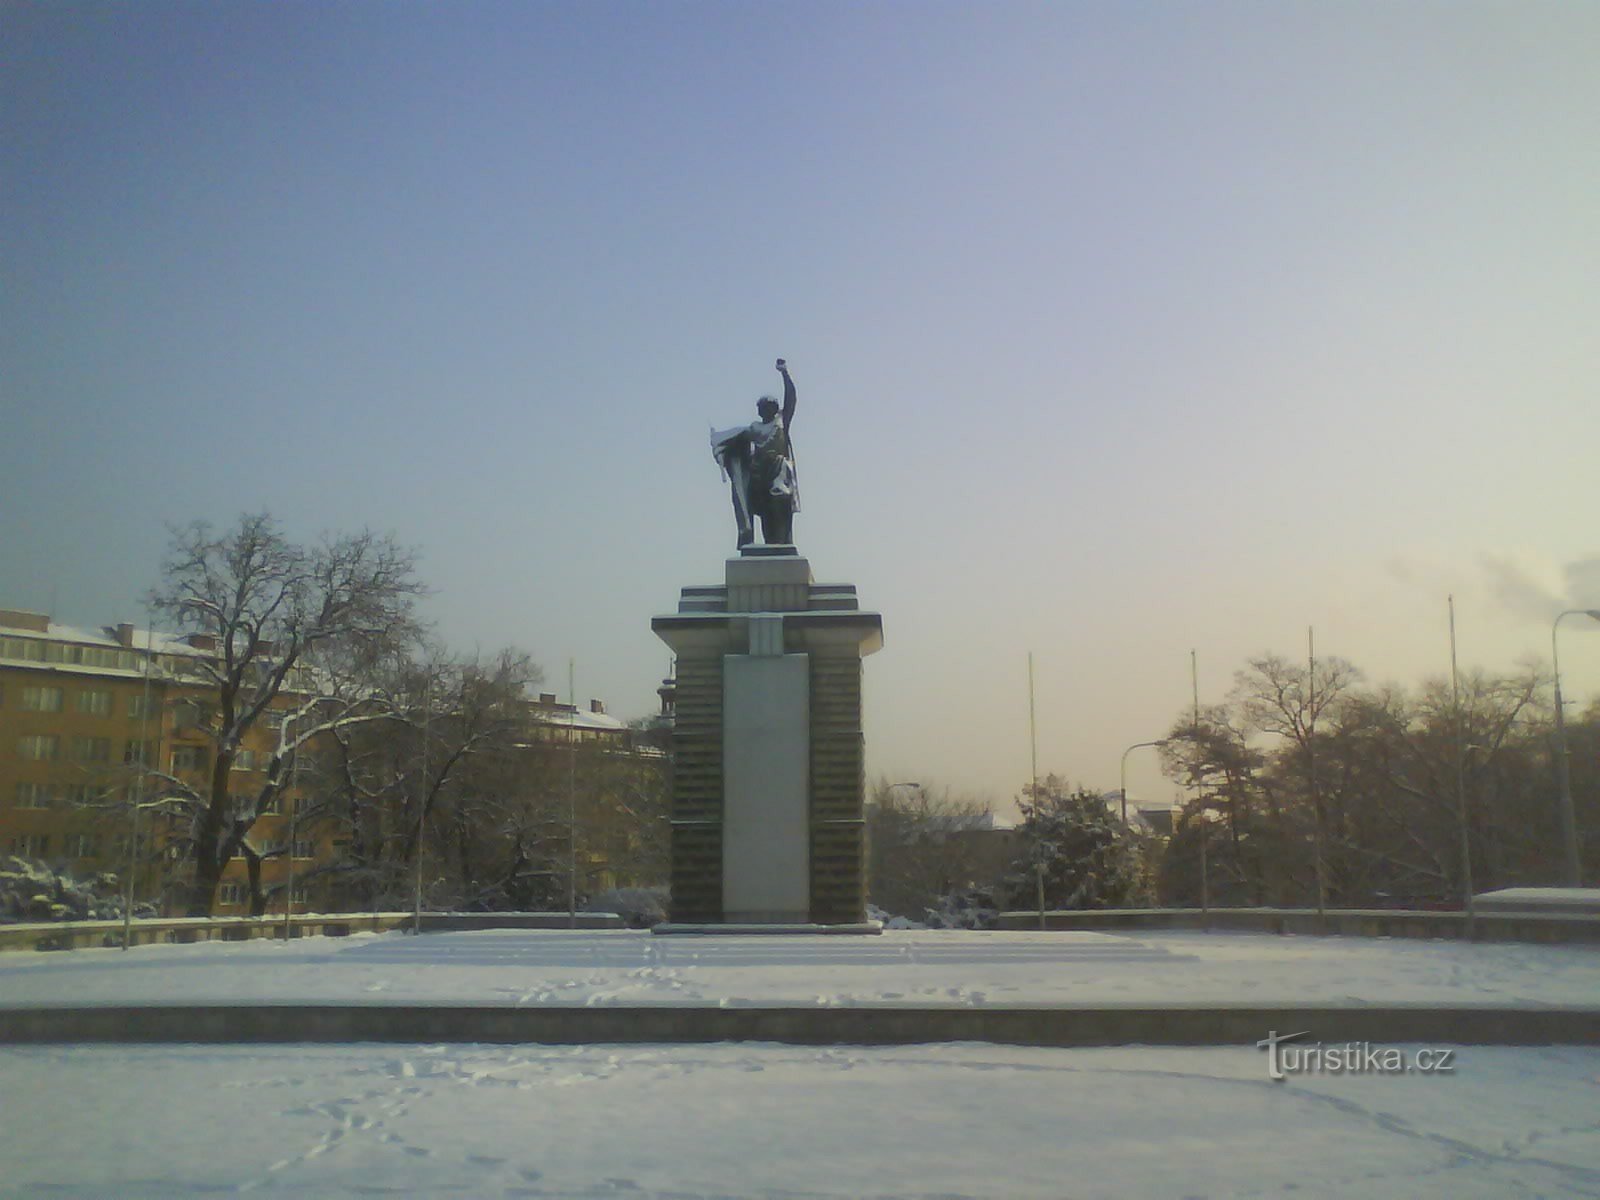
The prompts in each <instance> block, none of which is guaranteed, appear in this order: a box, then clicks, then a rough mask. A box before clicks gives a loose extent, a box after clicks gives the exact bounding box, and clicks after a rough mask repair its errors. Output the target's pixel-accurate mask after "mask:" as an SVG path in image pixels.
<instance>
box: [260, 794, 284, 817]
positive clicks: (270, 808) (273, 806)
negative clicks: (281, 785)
mask: <svg viewBox="0 0 1600 1200" xmlns="http://www.w3.org/2000/svg"><path fill="white" fill-rule="evenodd" d="M261 815H262V816H264V817H278V816H282V815H283V797H282V796H281V795H275V796H272V797H270V798H269V799H268V800H267V802H266V803H265V804H263V805H262V806H261Z"/></svg>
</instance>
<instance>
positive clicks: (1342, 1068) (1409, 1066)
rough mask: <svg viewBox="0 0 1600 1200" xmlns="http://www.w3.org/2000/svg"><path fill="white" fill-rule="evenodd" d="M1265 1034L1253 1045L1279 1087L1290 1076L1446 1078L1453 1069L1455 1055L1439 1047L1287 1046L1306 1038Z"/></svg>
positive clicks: (1304, 1032) (1304, 1031)
mask: <svg viewBox="0 0 1600 1200" xmlns="http://www.w3.org/2000/svg"><path fill="white" fill-rule="evenodd" d="M1310 1033H1311V1031H1310V1030H1309V1029H1302V1030H1301V1031H1300V1032H1299V1033H1279V1032H1278V1031H1277V1030H1276V1029H1273V1030H1269V1031H1268V1033H1267V1036H1266V1037H1265V1038H1263V1039H1262V1040H1261V1041H1259V1042H1257V1043H1256V1048H1257V1049H1258V1050H1265V1051H1266V1052H1267V1075H1268V1076H1269V1077H1270V1078H1271V1079H1273V1080H1275V1081H1277V1082H1279V1083H1282V1082H1283V1081H1284V1080H1285V1079H1287V1078H1288V1077H1289V1076H1291V1075H1411V1074H1417V1075H1449V1074H1451V1073H1453V1072H1454V1071H1455V1069H1456V1063H1455V1059H1456V1052H1455V1051H1454V1050H1453V1049H1448V1048H1446V1047H1443V1046H1421V1047H1418V1048H1417V1049H1416V1050H1412V1051H1409V1052H1407V1051H1405V1050H1402V1049H1401V1048H1400V1047H1398V1046H1374V1045H1373V1044H1372V1043H1371V1042H1338V1043H1335V1044H1334V1045H1332V1046H1329V1045H1325V1044H1324V1043H1322V1042H1304V1043H1300V1044H1298V1045H1295V1044H1291V1043H1294V1042H1295V1041H1296V1039H1298V1038H1303V1037H1307V1036H1309V1035H1310Z"/></svg>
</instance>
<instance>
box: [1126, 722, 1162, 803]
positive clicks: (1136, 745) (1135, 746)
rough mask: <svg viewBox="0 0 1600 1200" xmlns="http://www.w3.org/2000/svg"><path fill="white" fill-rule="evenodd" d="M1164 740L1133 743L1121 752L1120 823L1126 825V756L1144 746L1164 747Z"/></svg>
mask: <svg viewBox="0 0 1600 1200" xmlns="http://www.w3.org/2000/svg"><path fill="white" fill-rule="evenodd" d="M1166 744H1167V739H1166V738H1158V739H1156V740H1155V741H1153V742H1135V743H1134V744H1133V745H1131V746H1129V747H1128V748H1127V749H1126V750H1124V751H1123V752H1122V823H1123V824H1124V825H1126V824H1127V823H1128V755H1130V754H1132V753H1133V752H1134V751H1135V750H1141V749H1143V748H1144V747H1145V746H1165V745H1166Z"/></svg>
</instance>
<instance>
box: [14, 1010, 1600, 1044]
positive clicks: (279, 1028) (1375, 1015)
mask: <svg viewBox="0 0 1600 1200" xmlns="http://www.w3.org/2000/svg"><path fill="white" fill-rule="evenodd" d="M1301 1030H1305V1031H1307V1033H1308V1035H1309V1036H1310V1037H1311V1038H1313V1039H1316V1040H1319V1041H1322V1042H1334V1043H1342V1042H1372V1043H1400V1042H1416V1043H1425V1044H1446V1045H1464V1046H1551V1045H1580V1046H1595V1045H1600V1008H1579V1007H1567V1006H1557V1007H1545V1008H1490V1007H1474V1006H1460V1007H1444V1008H1440V1007H1437V1006H1431V1005H1421V1004H1404V1005H1360V1006H1353V1005H1352V1006H1321V1005H1294V1004H1290V1005H1278V1006H1272V1005H1227V1006H1220V1007H1196V1006H1180V1005H1172V1006H1107V1007H1088V1006H1083V1007H1075V1006H1073V1007H1062V1006H1049V1005H1039V1006H1028V1005H1011V1006H1006V1007H1003V1008H1002V1007H992V1008H990V1007H986V1008H957V1007H938V1006H926V1007H918V1006H901V1007H894V1008H888V1007H870V1008H869V1007H861V1008H821V1007H810V1006H803V1007H802V1006H794V1007H786V1006H750V1007H742V1006H741V1007H733V1008H722V1007H714V1008H706V1007H693V1008H689V1007H684V1008H678V1007H669V1006H659V1007H632V1008H621V1007H618V1008H500V1007H472V1006H432V1005H287V1004H286V1005H222V1006H206V1005H178V1006H164V1007H154V1006H152V1007H145V1006H119V1007H89V1008H22V1007H0V1044H11V1045H18V1044H38V1043H63V1042H125V1043H172V1044H178V1043H205V1044H218V1043H233V1044H253V1043H279V1044H283V1043H313V1042H323V1043H325V1042H407V1043H422V1042H487V1043H499V1044H535V1045H537V1044H543V1045H580V1044H593V1043H641V1042H650V1043H674V1042H678V1043H694V1042H780V1043H788V1044H791V1045H909V1044H916V1043H927V1042H994V1043H999V1044H1003V1045H1016V1046H1129V1045H1148V1046H1227V1045H1254V1044H1255V1043H1256V1042H1258V1041H1259V1040H1261V1039H1262V1038H1265V1037H1266V1036H1267V1035H1268V1033H1270V1032H1273V1031H1276V1032H1278V1033H1295V1032H1299V1031H1301Z"/></svg>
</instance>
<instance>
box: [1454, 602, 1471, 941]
mask: <svg viewBox="0 0 1600 1200" xmlns="http://www.w3.org/2000/svg"><path fill="white" fill-rule="evenodd" d="M1446 599H1447V600H1448V602H1449V605H1450V706H1451V707H1452V708H1453V709H1455V718H1456V820H1457V821H1458V822H1459V824H1460V826H1461V891H1462V893H1463V899H1464V901H1465V903H1466V909H1467V936H1468V937H1471V936H1472V935H1473V926H1474V920H1475V918H1476V917H1477V915H1478V914H1477V902H1476V901H1475V900H1474V899H1473V898H1472V831H1471V827H1470V826H1469V825H1468V823H1467V765H1466V760H1467V731H1466V728H1465V726H1464V724H1463V722H1462V720H1461V683H1460V678H1459V675H1458V672H1457V671H1456V598H1455V597H1454V596H1448V597H1446Z"/></svg>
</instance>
